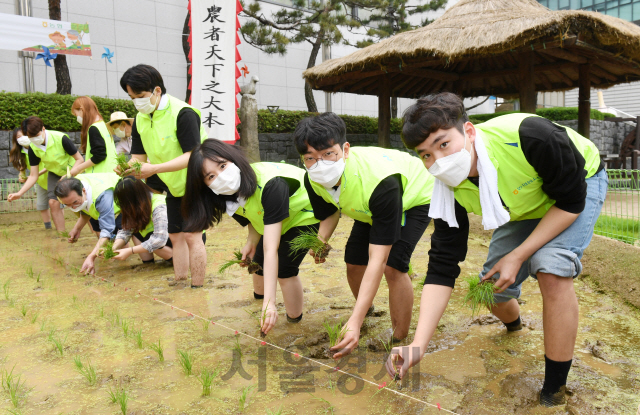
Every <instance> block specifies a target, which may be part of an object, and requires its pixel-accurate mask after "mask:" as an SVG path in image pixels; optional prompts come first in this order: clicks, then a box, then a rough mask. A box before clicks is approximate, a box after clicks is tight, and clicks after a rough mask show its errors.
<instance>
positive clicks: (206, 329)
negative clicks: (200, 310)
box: [201, 320, 211, 333]
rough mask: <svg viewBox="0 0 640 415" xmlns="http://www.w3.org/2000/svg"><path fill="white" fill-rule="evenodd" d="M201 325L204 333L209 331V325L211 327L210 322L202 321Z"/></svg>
mask: <svg viewBox="0 0 640 415" xmlns="http://www.w3.org/2000/svg"><path fill="white" fill-rule="evenodd" d="M201 324H202V331H204V332H205V333H206V332H208V331H209V325H211V321H209V320H201Z"/></svg>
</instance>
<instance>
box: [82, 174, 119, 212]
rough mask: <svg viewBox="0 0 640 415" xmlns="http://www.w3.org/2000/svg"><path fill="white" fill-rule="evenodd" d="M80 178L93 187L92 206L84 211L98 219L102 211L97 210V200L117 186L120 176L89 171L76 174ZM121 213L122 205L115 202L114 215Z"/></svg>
mask: <svg viewBox="0 0 640 415" xmlns="http://www.w3.org/2000/svg"><path fill="white" fill-rule="evenodd" d="M76 178H77V179H78V180H81V181H84V182H86V183H87V184H89V187H91V199H92V201H91V206H89V210H88V211H87V210H83V212H84V213H86V214H87V215H89V216H91V217H92V218H93V219H96V220H97V219H98V218H99V217H100V213H99V212H98V211H97V210H96V200H98V197H99V196H100V195H101V194H103V193H104V192H105V191H107V190H109V189H112V190H113V188H115V187H116V183H118V180H120V176H118V175H117V174H115V173H88V174H79V175H77V176H76ZM118 213H120V206H118V205H117V204H116V202H115V201H114V202H113V215H114V216H118Z"/></svg>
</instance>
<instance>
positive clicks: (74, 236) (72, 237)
mask: <svg viewBox="0 0 640 415" xmlns="http://www.w3.org/2000/svg"><path fill="white" fill-rule="evenodd" d="M80 230H81V229H78V228H77V227H75V226H74V227H73V229H71V231H70V232H69V239H67V242H69V243H70V244H73V243H76V242H78V238H80Z"/></svg>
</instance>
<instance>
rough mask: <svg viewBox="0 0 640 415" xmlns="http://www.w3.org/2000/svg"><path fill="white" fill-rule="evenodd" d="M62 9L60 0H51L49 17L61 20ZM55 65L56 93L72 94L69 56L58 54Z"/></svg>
mask: <svg viewBox="0 0 640 415" xmlns="http://www.w3.org/2000/svg"><path fill="white" fill-rule="evenodd" d="M61 17H62V11H61V10H60V0H49V18H50V19H51V20H61ZM53 66H54V67H55V71H56V83H57V84H58V86H57V88H56V93H58V94H60V95H69V94H71V76H69V66H67V57H66V56H65V55H61V54H58V57H57V58H55V59H54V60H53Z"/></svg>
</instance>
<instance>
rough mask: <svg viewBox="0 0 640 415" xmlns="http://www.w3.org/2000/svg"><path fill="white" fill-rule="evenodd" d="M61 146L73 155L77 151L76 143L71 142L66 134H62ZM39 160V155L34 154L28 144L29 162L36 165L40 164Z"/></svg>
mask: <svg viewBox="0 0 640 415" xmlns="http://www.w3.org/2000/svg"><path fill="white" fill-rule="evenodd" d="M62 148H64V151H66V152H67V154H68V155H70V156H73V155H74V154H76V153H77V152H78V149H77V148H76V145H75V144H73V142H72V141H71V140H70V139H69V136H67V135H63V136H62ZM40 161H41V160H40V157H38V156H36V154H35V153H34V152H33V149H32V148H31V146H29V164H30V165H32V166H37V165H38V164H40Z"/></svg>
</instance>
